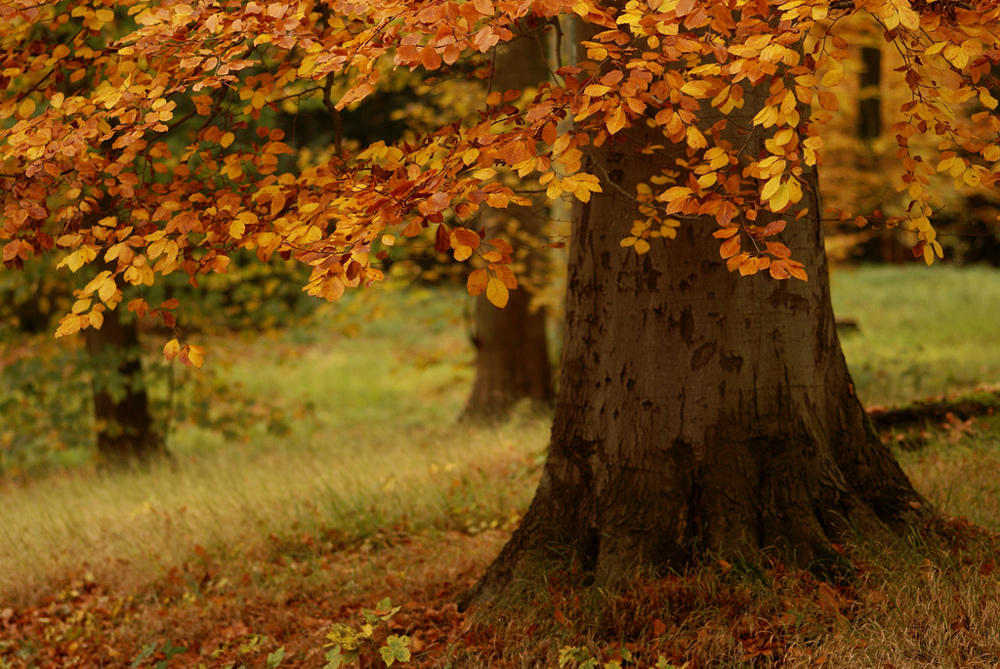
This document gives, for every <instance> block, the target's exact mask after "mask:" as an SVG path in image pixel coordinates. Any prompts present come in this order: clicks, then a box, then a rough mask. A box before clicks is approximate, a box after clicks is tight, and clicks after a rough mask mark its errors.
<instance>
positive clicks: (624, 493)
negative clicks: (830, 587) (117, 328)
mask: <svg viewBox="0 0 1000 669" xmlns="http://www.w3.org/2000/svg"><path fill="white" fill-rule="evenodd" d="M762 104H763V99H762V98H760V97H759V96H756V95H753V94H752V93H749V92H748V95H747V96H746V107H745V109H744V110H743V112H742V116H743V118H742V121H741V123H742V124H744V125H748V123H747V119H749V118H752V117H753V115H754V114H755V113H756V111H757V110H758V109H760V107H761V105H762ZM715 120H717V119H709V120H708V121H707V123H712V122H714V121H715ZM639 126H641V127H635V128H631V129H628V130H626V131H624V132H623V133H620V134H619V137H621V136H624V137H623V139H624V142H621V141H619V142H617V143H615V144H609V145H607V146H606V147H604V148H603V149H601V150H600V151H598V152H595V153H594V154H593V155H592V160H593V161H594V164H593V165H592V170H593V171H594V172H595V173H598V174H603V175H607V178H606V179H605V180H604V193H603V194H600V195H597V196H595V197H594V198H593V199H592V200H591V202H590V203H589V205H586V206H584V207H582V208H581V209H579V211H578V214H577V216H576V222H575V231H574V236H573V239H572V242H571V248H570V259H569V277H568V282H567V302H566V325H565V335H564V342H565V343H564V349H563V362H562V380H561V384H560V392H559V397H558V401H557V405H556V414H555V419H554V425H553V428H552V439H551V444H550V450H549V455H548V460H547V462H546V465H545V468H544V471H543V475H542V479H541V482H540V484H539V488H538V491H537V492H536V495H535V498H534V501H533V502H532V504H531V506H530V508H529V510H528V512H527V514H526V515H525V518H524V521H523V523H522V526H521V528H520V529H519V530H518V531H517V532H516V533H515V534H514V536H513V537H512V539H511V541H510V542H509V543H508V545H507V546H506V547H505V548H504V550H503V551H502V553H501V554H500V556H499V557H498V558H497V560H496V561H495V562H494V563H493V565H492V566H491V567H490V569H489V570H488V571H487V573H486V574H485V575H484V577H483V578H482V579H481V580H480V582H479V583H478V584H477V586H476V587H475V588H474V589H473V590H472V591H470V592H469V593H468V594H467V596H466V598H465V602H464V603H466V604H468V603H470V602H474V601H481V600H484V599H489V598H490V597H492V596H493V595H494V594H496V593H497V592H498V591H501V590H503V589H504V588H505V587H506V586H507V585H508V584H509V582H510V579H511V576H512V575H513V574H514V573H515V572H516V571H517V569H518V568H519V566H520V565H521V564H522V563H523V560H524V557H525V556H526V555H528V554H530V553H532V552H534V551H547V550H551V549H552V548H554V547H563V548H564V549H565V548H568V549H569V552H570V553H571V554H573V555H575V556H576V557H577V558H578V559H579V560H580V561H581V562H582V563H583V564H585V565H588V566H589V567H591V568H593V569H594V570H595V572H596V576H597V578H598V581H599V582H605V583H608V582H613V581H615V580H617V579H618V578H619V577H621V576H623V575H624V574H625V573H627V571H628V570H629V569H630V568H632V567H635V566H638V565H647V566H657V565H671V566H679V565H682V564H684V563H686V562H687V561H688V560H689V559H690V558H691V557H692V556H693V555H695V554H696V553H697V552H698V551H704V550H709V551H719V552H721V553H724V554H725V553H740V554H754V553H756V552H757V551H759V550H764V549H772V548H774V549H777V550H778V551H779V552H780V554H781V555H783V556H784V558H785V559H787V560H792V561H795V562H797V563H800V564H802V563H808V562H809V561H810V560H811V559H812V558H813V557H814V556H817V555H822V554H824V553H825V552H826V551H827V550H828V549H829V545H830V543H831V542H832V541H835V540H837V539H838V538H840V537H842V536H843V535H844V534H845V533H851V532H857V533H859V534H860V536H862V537H866V538H874V539H885V538H888V537H889V536H890V534H891V532H892V531H893V530H899V529H901V528H902V527H903V526H904V525H905V524H906V522H907V521H908V520H909V519H912V518H913V517H914V516H915V515H917V514H919V513H920V512H921V510H924V509H925V508H926V507H925V503H924V501H923V500H922V499H921V497H920V496H919V495H918V494H917V493H916V492H914V490H913V488H912V487H911V485H910V483H909V481H908V480H907V478H906V476H905V475H904V474H903V472H902V470H901V469H900V468H899V466H898V465H897V464H896V462H895V460H894V459H893V457H892V455H891V453H890V452H889V451H888V449H887V448H886V447H884V446H883V445H882V444H881V442H880V440H879V439H878V436H877V435H876V434H875V433H874V431H873V429H872V428H871V425H870V423H869V422H868V419H867V416H866V415H865V413H864V411H863V409H862V406H861V404H860V402H859V401H858V398H857V397H856V396H855V394H854V389H853V385H852V383H851V378H850V375H849V374H848V370H847V365H846V362H845V360H844V356H843V354H842V352H841V348H840V344H839V341H838V339H837V333H836V329H835V327H834V319H833V311H832V308H831V303H830V290H829V281H828V277H827V268H826V258H825V252H824V249H823V239H822V228H821V224H820V223H819V222H818V220H816V218H818V216H817V217H816V218H814V219H812V220H810V218H808V217H807V218H804V219H802V220H795V221H791V222H789V224H788V227H787V229H786V231H785V233H783V235H782V239H781V241H783V242H784V243H785V244H787V245H788V246H789V247H790V248H791V249H792V252H793V257H794V258H797V259H798V260H800V261H801V262H803V263H804V264H805V266H806V268H807V270H808V271H809V274H810V278H809V281H808V282H807V283H806V282H802V281H798V280H784V281H778V280H775V279H772V278H771V277H770V276H768V275H767V272H764V273H762V274H760V275H756V276H751V277H740V276H739V274H738V273H730V272H729V271H727V269H726V266H725V263H724V262H723V261H722V260H721V258H720V257H719V241H718V240H717V239H714V238H713V237H712V236H711V235H712V232H713V231H714V230H716V229H718V226H717V225H716V223H715V222H714V220H713V219H711V218H707V219H700V220H697V221H695V222H690V223H688V222H686V223H685V224H684V225H683V226H682V227H681V228H680V231H679V234H678V237H677V239H675V240H671V241H664V242H662V247H660V246H657V245H656V243H655V240H654V247H653V249H652V250H651V251H650V252H649V253H647V254H645V255H642V256H639V255H637V254H636V253H635V252H634V251H633V250H631V249H623V248H621V247H620V241H621V239H622V237H623V233H625V232H626V231H627V229H628V228H629V227H630V226H631V221H632V220H633V219H634V218H635V211H634V204H633V202H632V201H631V198H630V197H628V194H630V193H634V192H635V187H636V184H637V183H640V182H642V181H646V180H648V178H649V177H650V176H652V175H654V174H658V173H659V171H660V168H661V167H662V166H671V167H672V166H674V165H675V163H674V160H675V158H676V156H677V155H678V154H676V153H673V154H672V153H671V148H669V147H668V148H667V149H665V150H663V151H661V152H659V153H658V154H657V155H655V156H642V155H640V154H639V153H638V152H637V151H636V149H638V148H641V147H643V146H646V145H647V144H649V143H660V144H663V143H664V140H663V138H662V136H657V135H656V134H654V133H655V131H653V130H650V129H649V128H647V127H645V124H639ZM730 132H732V131H730ZM734 139H735V138H734ZM739 141H740V144H741V145H742V144H743V143H745V142H746V141H747V138H746V136H743V137H741V138H740V139H739ZM759 148H760V147H759V145H758V146H754V145H753V143H751V146H748V147H747V153H748V154H749V155H755V154H756V152H757V151H758V150H759ZM680 155H683V154H680ZM654 160H658V161H659V165H657V164H654ZM815 176H816V175H815V172H813V173H811V174H809V173H807V174H805V175H804V178H805V179H806V180H807V183H808V187H809V189H810V190H811V193H807V195H806V198H805V200H804V201H803V202H802V203H801V206H807V207H808V208H809V210H810V211H811V212H816V213H818V212H820V211H821V209H820V206H819V201H818V198H817V196H816V192H817V191H816V188H817V182H816V178H815ZM563 554H565V552H563ZM825 554H827V555H828V554H829V553H825Z"/></svg>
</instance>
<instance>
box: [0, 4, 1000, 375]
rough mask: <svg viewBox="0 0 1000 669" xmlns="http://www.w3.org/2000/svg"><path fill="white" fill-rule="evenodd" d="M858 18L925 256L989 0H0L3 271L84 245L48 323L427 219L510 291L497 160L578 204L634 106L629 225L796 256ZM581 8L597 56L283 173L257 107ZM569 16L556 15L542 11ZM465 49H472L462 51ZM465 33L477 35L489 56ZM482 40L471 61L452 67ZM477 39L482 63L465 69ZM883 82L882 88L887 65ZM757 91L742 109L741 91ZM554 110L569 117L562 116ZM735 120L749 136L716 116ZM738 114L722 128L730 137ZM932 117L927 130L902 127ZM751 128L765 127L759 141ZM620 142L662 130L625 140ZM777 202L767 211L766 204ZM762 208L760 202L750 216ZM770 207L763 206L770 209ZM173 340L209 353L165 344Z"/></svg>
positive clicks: (321, 261) (322, 100) (329, 256)
mask: <svg viewBox="0 0 1000 669" xmlns="http://www.w3.org/2000/svg"><path fill="white" fill-rule="evenodd" d="M860 13H867V14H868V15H870V17H871V18H872V19H873V20H874V21H876V22H877V23H878V24H880V26H881V28H882V30H883V33H884V37H885V39H886V41H887V42H890V43H891V44H892V46H893V48H895V49H896V50H898V51H899V53H900V54H902V56H903V60H904V63H905V65H904V66H903V67H902V68H900V70H899V72H898V75H899V81H901V82H902V83H903V85H905V86H906V87H908V89H909V91H910V99H909V100H908V101H907V102H906V103H905V104H903V105H902V106H901V107H900V109H898V110H897V120H896V122H895V123H894V124H893V125H892V126H891V132H892V134H893V135H895V138H896V141H897V143H898V157H899V165H900V173H899V174H898V187H899V188H900V190H901V191H905V192H906V193H907V194H908V196H909V208H908V209H907V211H906V215H905V217H903V218H902V219H901V220H899V221H898V222H899V223H902V224H904V225H905V226H906V227H908V228H910V229H913V230H916V231H917V232H918V234H919V239H920V243H919V245H918V248H917V251H918V253H921V254H923V256H924V257H925V259H926V260H927V261H928V262H931V261H932V259H933V258H934V256H935V255H940V254H941V247H940V245H939V244H938V242H937V241H936V240H935V231H934V229H933V227H932V225H931V222H930V215H931V213H932V210H933V208H934V206H935V198H934V194H933V193H932V192H931V191H930V190H929V188H928V185H929V183H930V181H929V177H931V176H933V175H934V174H936V173H944V174H947V175H949V176H950V177H951V178H952V179H953V181H954V184H955V187H956V188H963V189H965V188H968V189H980V188H982V189H988V188H991V187H993V185H994V184H995V182H996V179H997V174H998V173H997V172H996V171H995V170H994V167H995V166H994V163H996V162H997V161H998V160H1000V143H998V134H997V133H998V131H1000V119H998V117H997V115H996V114H995V110H996V107H997V100H996V98H995V97H994V94H993V93H992V92H991V89H990V87H989V85H988V83H987V78H988V75H989V73H990V71H991V67H992V66H994V65H996V64H998V63H1000V51H998V30H1000V8H998V6H997V3H996V2H995V1H994V0H853V1H850V0H629V1H628V2H627V3H626V4H624V6H622V7H618V8H615V7H609V6H604V5H602V4H601V3H599V2H595V1H594V0H496V1H494V0H467V1H464V2H463V1H458V0H363V1H350V0H333V1H330V2H313V1H311V0H308V1H306V0H303V1H300V2H295V1H285V0H275V1H267V0H260V1H256V0H251V1H249V2H243V1H240V0H211V1H208V0H200V1H198V2H190V1H189V0H124V1H120V0H63V1H61V2H43V1H37V0H3V4H2V5H0V48H2V58H3V66H2V69H0V85H2V86H0V87H2V90H3V91H4V93H3V97H2V101H0V182H2V192H3V196H2V197H3V210H2V211H3V213H2V215H0V222H2V225H0V246H2V248H3V262H4V265H5V266H6V267H7V268H18V267H21V266H22V265H23V263H24V262H25V261H27V260H28V259H30V258H32V257H33V256H39V255H45V254H58V256H59V257H60V258H61V259H60V261H59V266H60V267H62V266H65V267H68V268H69V269H70V270H71V271H73V272H77V271H79V270H81V269H82V268H84V267H87V268H88V270H87V271H88V272H90V274H88V275H87V276H88V278H89V280H88V281H87V283H86V285H85V286H84V287H83V288H82V289H80V290H78V291H76V293H75V298H76V300H75V303H74V305H73V307H72V313H70V314H68V315H66V316H65V317H64V318H63V319H62V321H61V323H60V325H59V328H58V330H57V335H67V334H71V333H73V332H75V331H77V330H79V329H81V328H86V327H100V325H101V323H102V320H103V313H104V311H105V310H106V309H114V308H116V307H118V306H119V304H120V303H121V302H122V301H123V300H124V295H125V294H124V292H123V289H126V290H129V291H130V292H129V296H132V295H135V297H131V299H130V300H129V301H128V302H127V308H128V309H129V310H131V311H135V312H137V313H138V314H140V315H146V314H154V315H158V316H160V317H161V318H163V319H164V320H165V321H166V322H167V324H168V325H170V324H172V322H173V321H172V316H171V314H170V309H172V308H174V307H175V306H176V304H175V302H173V301H171V302H168V303H163V304H161V305H159V306H157V307H155V308H154V307H153V305H150V304H148V303H147V302H146V300H145V299H144V298H143V288H144V287H148V286H151V285H153V283H154V282H155V281H156V280H157V277H159V276H164V275H167V274H170V273H173V272H184V273H185V274H187V275H189V276H190V280H191V281H192V283H196V282H197V276H198V275H200V274H206V273H210V272H225V271H226V267H227V265H228V263H229V258H230V256H231V255H232V254H233V253H234V252H236V251H237V250H238V249H248V250H251V251H253V252H254V253H256V255H257V257H258V258H260V259H261V260H267V259H269V258H270V257H271V256H272V255H273V254H276V253H278V254H282V255H283V256H286V257H294V258H296V259H297V260H299V261H301V262H302V263H305V264H306V265H308V266H310V267H311V275H310V277H309V280H308V284H307V285H306V286H305V288H304V289H305V290H306V291H307V292H308V293H309V294H311V295H316V296H321V297H324V298H326V299H329V300H335V299H337V298H339V297H340V296H342V295H343V294H344V292H345V290H347V289H348V288H353V287H357V286H360V285H367V284H370V283H372V282H374V281H378V280H379V279H381V278H382V273H381V272H380V270H379V269H378V268H377V262H376V263H375V265H373V261H372V254H373V252H374V253H375V254H376V255H378V254H379V251H378V249H379V248H381V247H384V246H391V245H393V244H396V243H397V242H398V241H399V240H401V239H405V238H413V237H415V236H417V235H419V234H420V233H421V232H422V231H424V230H425V229H427V228H432V229H433V231H434V237H435V240H436V245H437V247H438V249H439V250H442V251H452V252H453V253H454V256H455V258H456V259H457V260H460V261H461V260H469V259H470V258H471V259H474V260H473V262H475V263H476V269H475V270H474V271H472V272H471V274H470V275H469V279H468V289H469V292H470V293H472V294H479V293H482V292H485V293H486V295H487V297H488V298H489V299H490V300H491V301H492V302H493V303H495V304H497V305H498V306H503V305H504V304H505V303H506V301H507V298H508V291H509V290H511V289H513V288H515V287H516V286H517V278H516V277H515V275H514V273H513V271H512V270H511V267H510V262H511V256H510V252H511V248H510V246H509V245H508V244H507V243H506V242H505V241H503V240H500V239H484V238H483V236H482V235H481V234H480V232H479V231H478V230H477V223H476V216H477V214H478V213H479V212H480V211H481V210H482V209H483V208H484V207H499V208H503V207H507V206H509V205H511V204H527V200H526V199H525V198H524V197H523V196H522V195H520V194H518V193H517V192H516V191H515V189H514V188H512V187H511V186H510V185H507V184H506V183H505V182H504V181H503V180H502V179H500V178H497V176H498V172H508V173H509V172H513V173H515V174H516V175H518V176H520V177H528V176H529V175H530V176H532V178H535V179H537V180H538V182H539V183H540V184H541V186H542V187H543V188H544V189H545V191H546V194H547V196H548V197H549V198H559V197H562V196H564V195H565V194H569V195H572V196H573V197H574V198H576V199H578V200H580V201H583V202H587V201H588V200H589V199H590V197H591V194H592V193H594V192H600V191H601V190H602V185H601V181H600V180H599V178H598V175H597V174H595V173H590V172H588V171H587V170H586V169H584V167H583V165H584V159H583V156H584V154H583V152H584V151H585V150H586V149H587V147H601V146H605V145H608V144H609V143H612V142H615V141H617V140H618V139H619V138H620V137H621V136H622V135H621V134H620V133H623V131H624V130H625V129H626V128H628V127H630V126H632V125H633V124H636V123H648V124H651V125H652V126H654V127H655V128H658V129H659V130H660V131H662V135H663V146H666V145H668V144H669V145H673V146H674V150H675V152H678V153H679V155H680V156H681V158H680V159H678V162H677V165H676V169H673V170H668V171H665V172H664V173H663V174H662V175H661V176H660V177H657V178H654V179H653V180H652V182H651V183H646V184H641V185H640V186H639V187H638V189H637V191H636V192H635V193H628V194H626V195H628V196H630V197H632V198H634V199H635V202H636V207H637V209H636V211H637V217H636V220H635V222H634V223H633V224H632V227H631V228H630V229H624V230H623V231H622V233H623V234H622V236H623V239H622V246H627V247H631V248H632V249H634V251H635V252H636V253H639V254H642V253H646V252H648V251H649V250H650V248H651V243H650V242H651V240H653V239H655V238H667V239H669V238H672V237H674V236H675V235H676V234H677V229H678V228H679V227H680V226H683V225H686V224H691V222H692V221H694V220H695V218H696V217H703V216H710V217H713V218H714V219H715V221H716V222H717V224H718V230H717V231H716V233H715V235H716V237H718V238H720V240H721V241H720V255H721V256H722V258H723V259H725V260H726V262H727V263H728V266H729V268H730V269H731V270H739V271H740V272H741V273H742V274H754V273H756V272H758V271H763V270H767V271H768V272H769V273H770V275H771V276H772V277H774V278H776V279H784V278H788V277H796V278H799V279H805V278H806V272H805V268H804V267H803V266H802V265H801V264H800V263H798V262H796V261H795V260H794V259H793V258H791V257H790V255H791V253H790V251H789V249H788V248H787V247H786V246H785V245H784V244H782V243H781V242H780V241H778V239H779V235H780V233H781V231H782V230H783V229H784V227H785V225H786V224H787V221H793V222H791V223H790V224H792V225H794V224H796V223H794V219H797V218H804V217H815V216H817V215H818V212H810V211H807V210H806V209H805V208H804V206H803V193H804V190H806V189H808V188H809V186H808V184H807V182H806V180H805V179H804V178H803V174H804V172H805V170H807V169H808V168H810V167H811V166H813V165H815V164H817V163H818V162H819V161H820V158H821V153H822V147H823V140H822V138H821V135H820V128H821V127H822V126H823V125H824V124H825V123H827V122H828V121H829V120H830V119H831V117H832V112H833V111H834V110H835V109H836V108H837V105H838V100H837V94H836V91H837V87H838V85H839V84H840V83H841V81H842V80H843V78H844V76H845V74H844V73H845V67H844V61H845V59H846V58H847V57H848V50H847V44H846V41H845V40H844V39H842V38H840V37H837V35H836V29H837V25H838V22H839V21H840V20H841V19H843V18H845V17H847V16H851V15H856V14H860ZM567 17H572V18H577V19H579V20H580V21H581V22H583V23H587V24H591V25H592V29H589V30H586V31H585V30H584V29H582V28H578V31H579V33H580V34H587V35H592V36H590V37H588V38H587V39H585V40H584V41H583V42H582V47H583V51H584V52H585V55H586V59H585V60H583V61H582V62H579V63H574V64H569V65H563V66H561V67H559V68H558V69H557V70H556V71H555V72H554V74H553V78H552V81H551V82H549V83H544V84H542V85H540V86H539V87H538V89H537V91H535V93H534V95H533V97H531V96H529V97H528V100H529V101H528V102H527V104H520V103H519V100H521V99H522V96H521V95H520V93H519V92H511V91H492V92H490V93H489V95H488V97H486V99H485V103H484V104H483V105H482V106H481V107H480V109H479V110H478V114H477V115H476V117H475V118H474V119H473V120H472V121H469V120H462V119H461V118H456V119H455V120H454V121H453V122H450V123H447V124H445V125H442V126H441V127H440V128H438V129H436V130H434V131H432V132H427V133H425V134H423V135H421V136H420V137H419V138H417V139H416V140H413V141H407V142H400V143H397V144H393V145H389V144H386V143H384V142H376V143H374V144H372V145H370V146H365V147H348V148H344V147H341V146H339V142H338V147H337V148H338V151H335V152H333V153H332V154H330V155H328V156H327V157H326V158H325V159H324V160H323V161H322V162H320V163H318V164H315V165H312V166H310V167H307V168H305V169H301V170H296V169H293V168H292V164H291V161H290V159H288V158H287V157H286V156H287V154H290V153H293V149H292V148H291V147H290V146H289V145H288V144H287V143H286V142H285V141H284V140H285V137H284V133H283V132H282V131H281V130H280V129H277V128H275V127H274V125H275V123H274V119H275V117H276V114H278V113H279V112H285V113H295V111H296V110H297V109H299V108H300V107H302V106H303V105H307V104H308V105H312V108H315V107H316V105H317V103H318V104H321V105H322V106H323V107H325V108H326V109H327V110H329V112H330V113H331V114H332V115H333V116H334V117H335V118H336V116H337V114H338V113H339V111H341V110H343V109H345V108H347V107H349V106H352V105H357V104H359V103H360V102H361V101H363V100H364V99H365V98H366V97H367V96H369V95H371V94H372V93H373V92H374V91H375V90H376V88H377V87H378V86H379V81H380V76H382V75H383V74H384V73H385V72H388V71H390V70H392V69H393V68H408V69H410V70H414V69H418V68H422V69H423V70H427V71H431V72H434V73H435V74H440V75H442V76H444V75H446V74H449V73H453V72H460V71H464V72H469V71H470V70H471V72H472V73H471V76H478V77H481V78H483V79H486V80H487V81H488V78H489V75H488V73H487V72H485V71H483V68H488V63H489V60H490V54H491V52H492V51H493V50H494V49H496V48H497V46H498V45H500V44H501V43H502V42H506V41H510V40H512V39H514V38H515V37H517V36H518V35H520V34H523V33H525V32H528V33H542V32H546V31H552V32H556V33H558V34H560V35H562V34H563V30H560V29H557V26H562V27H564V28H568V27H569V26H570V21H568V20H565V19H567ZM560 19H564V20H563V21H561V22H560V21H559V20H560ZM477 54H479V55H481V56H480V57H479V61H476V60H471V61H470V56H476V55H477ZM482 55H485V57H483V56H482ZM470 62H471V63H473V65H472V66H470V65H469V63H470ZM476 62H479V63H480V65H479V66H478V69H477V66H476V65H475V63H476ZM889 85H898V82H891V83H890V84H889ZM751 89H752V90H754V91H755V94H757V93H759V92H760V91H765V92H766V93H765V95H766V101H765V102H764V103H763V105H754V106H753V109H752V110H751V111H752V115H751V113H745V114H743V113H741V111H742V110H743V107H744V105H745V102H746V100H745V96H747V95H748V92H749V91H750V90H751ZM569 120H571V121H572V123H567V122H565V121H569ZM731 124H735V125H737V126H738V127H739V128H740V129H741V130H742V132H743V133H744V135H743V136H744V137H745V138H746V140H747V141H746V143H745V144H742V145H734V144H733V143H731V142H730V141H727V140H725V139H724V138H723V136H722V131H723V129H725V128H727V127H728V126H730V125H731ZM730 136H731V135H730ZM917 136H925V137H928V138H930V139H931V140H932V142H931V143H930V145H929V146H930V151H929V152H928V151H925V152H921V151H918V150H917V149H916V148H914V147H916V146H925V144H921V143H919V142H916V141H914V140H915V137H917ZM751 139H754V140H755V142H756V143H759V144H760V145H762V146H763V147H764V148H763V149H762V150H761V151H759V152H753V151H750V150H749V148H748V147H750V146H751V145H756V143H755V144H751V141H750V140H751ZM632 148H633V150H655V149H656V147H655V146H651V147H645V148H643V147H632ZM776 215H777V216H776ZM758 221H760V224H758ZM765 221H766V223H765ZM166 353H167V354H168V356H172V355H180V356H181V358H182V359H184V360H185V361H187V362H191V363H194V364H200V358H201V354H202V351H201V350H199V349H196V348H194V347H189V346H184V347H183V348H182V347H181V346H180V345H179V343H178V342H177V341H176V340H175V341H172V342H171V343H169V344H168V345H167V347H166Z"/></svg>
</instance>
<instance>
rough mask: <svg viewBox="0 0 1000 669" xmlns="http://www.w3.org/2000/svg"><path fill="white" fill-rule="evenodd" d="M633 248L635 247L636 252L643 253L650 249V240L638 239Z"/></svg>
mask: <svg viewBox="0 0 1000 669" xmlns="http://www.w3.org/2000/svg"><path fill="white" fill-rule="evenodd" d="M632 248H634V249H635V252H636V253H638V254H639V255H642V254H643V253H646V252H647V251H649V248H650V247H649V242H647V241H646V240H645V239H638V240H636V242H635V245H634V246H633V247H632Z"/></svg>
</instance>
